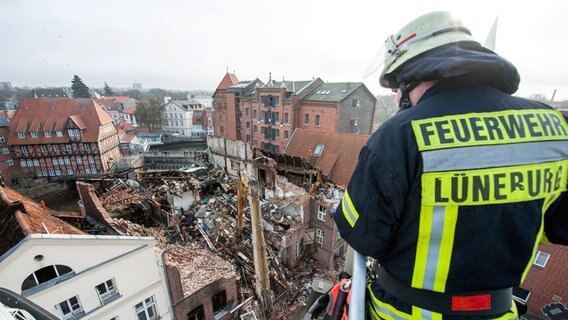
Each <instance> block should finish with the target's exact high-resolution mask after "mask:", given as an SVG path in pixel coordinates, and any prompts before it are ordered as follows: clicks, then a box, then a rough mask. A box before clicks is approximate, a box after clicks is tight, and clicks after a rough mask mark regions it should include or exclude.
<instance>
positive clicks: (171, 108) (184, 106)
mask: <svg viewBox="0 0 568 320" xmlns="http://www.w3.org/2000/svg"><path fill="white" fill-rule="evenodd" d="M204 115H205V110H204V108H203V106H202V105H201V104H199V103H197V102H195V101H190V100H170V101H169V102H168V103H166V105H165V108H164V111H163V114H162V119H163V125H162V129H164V131H166V132H169V133H177V134H179V135H180V136H185V137H195V136H197V135H203V132H204V129H203V124H202V123H198V122H196V121H195V120H196V119H199V118H200V119H203V116H204ZM194 116H195V119H194ZM194 126H195V128H194Z"/></svg>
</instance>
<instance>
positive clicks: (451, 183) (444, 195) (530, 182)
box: [422, 160, 568, 206]
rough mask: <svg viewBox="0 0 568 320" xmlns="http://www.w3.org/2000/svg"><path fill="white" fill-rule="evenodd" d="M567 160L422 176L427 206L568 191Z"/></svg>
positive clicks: (508, 200)
mask: <svg viewBox="0 0 568 320" xmlns="http://www.w3.org/2000/svg"><path fill="white" fill-rule="evenodd" d="M567 179H568V160H562V161H554V162H546V163H538V164H532V165H522V166H510V167H500V168H492V169H478V170H461V171H445V172H428V173H424V174H423V175H422V203H423V204H425V205H440V206H448V205H482V204H502V203H513V202H521V201H530V200H536V199H543V198H547V197H549V196H551V195H553V194H556V193H559V192H563V191H566V180H567Z"/></svg>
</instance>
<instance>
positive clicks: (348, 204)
mask: <svg viewBox="0 0 568 320" xmlns="http://www.w3.org/2000/svg"><path fill="white" fill-rule="evenodd" d="M341 212H343V217H344V218H345V220H347V222H348V223H349V225H350V226H351V228H353V227H355V223H357V220H358V219H359V213H358V212H357V210H355V206H353V202H352V201H351V197H350V196H349V191H345V195H344V196H343V201H341Z"/></svg>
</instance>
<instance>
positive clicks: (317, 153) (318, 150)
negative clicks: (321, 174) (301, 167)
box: [314, 144, 324, 157]
mask: <svg viewBox="0 0 568 320" xmlns="http://www.w3.org/2000/svg"><path fill="white" fill-rule="evenodd" d="M323 147H324V145H323V144H318V145H317V146H316V149H315V150H314V156H316V157H319V156H321V153H322V152H323Z"/></svg>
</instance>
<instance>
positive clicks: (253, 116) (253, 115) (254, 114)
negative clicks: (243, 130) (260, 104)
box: [252, 109, 258, 119]
mask: <svg viewBox="0 0 568 320" xmlns="http://www.w3.org/2000/svg"><path fill="white" fill-rule="evenodd" d="M257 116H258V113H257V112H256V109H254V110H252V118H253V119H256V117H257Z"/></svg>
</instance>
